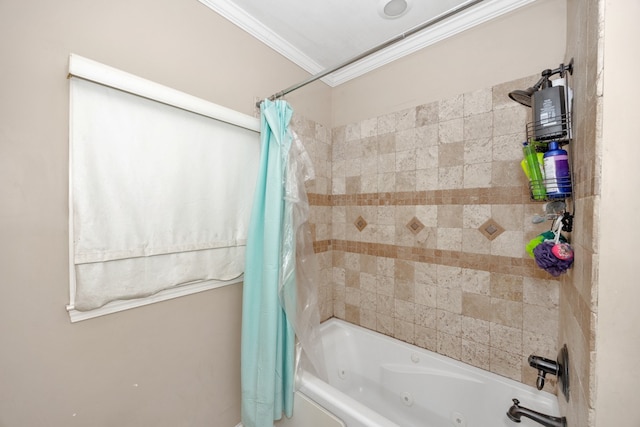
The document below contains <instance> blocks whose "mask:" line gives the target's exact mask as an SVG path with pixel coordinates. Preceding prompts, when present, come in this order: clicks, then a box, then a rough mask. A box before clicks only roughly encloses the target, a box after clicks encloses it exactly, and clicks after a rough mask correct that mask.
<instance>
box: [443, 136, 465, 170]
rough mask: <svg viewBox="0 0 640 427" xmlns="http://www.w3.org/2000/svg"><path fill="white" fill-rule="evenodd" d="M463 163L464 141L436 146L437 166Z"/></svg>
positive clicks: (444, 166)
mask: <svg viewBox="0 0 640 427" xmlns="http://www.w3.org/2000/svg"><path fill="white" fill-rule="evenodd" d="M463 164H464V143H463V142H452V143H450V144H442V145H440V146H438V166H439V167H440V168H446V167H451V166H461V165H463Z"/></svg>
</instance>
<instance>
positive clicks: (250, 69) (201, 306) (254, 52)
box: [0, 0, 330, 427]
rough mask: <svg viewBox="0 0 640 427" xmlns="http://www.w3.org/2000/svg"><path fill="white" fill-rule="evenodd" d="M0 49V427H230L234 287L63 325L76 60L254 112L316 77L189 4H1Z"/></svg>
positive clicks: (236, 339)
mask: <svg viewBox="0 0 640 427" xmlns="http://www.w3.org/2000/svg"><path fill="white" fill-rule="evenodd" d="M0 52H2V65H1V66H0V76H1V78H2V80H1V83H0V85H1V89H2V90H1V91H0V94H1V95H0V198H1V200H2V205H1V209H0V236H1V237H0V426H1V427H18V426H19V427H42V426H50V427H58V426H65V427H66V426H82V427H86V426H92V427H101V426H119V427H120V426H122V427H126V426H131V427H140V426H155V427H162V426H167V427H169V426H171V427H175V426H194V427H195V426H207V427H210V426H213V425H215V426H222V427H225V426H234V425H235V424H236V423H237V422H238V421H239V418H240V408H239V404H240V403H239V402H240V386H239V369H240V367H239V355H240V348H239V347H240V308H241V292H242V290H241V286H240V285H235V286H229V287H226V288H222V289H218V290H213V291H208V292H204V293H201V294H198V295H193V296H189V297H184V298H180V299H176V300H172V301H168V302H162V303H158V304H154V305H151V306H147V307H143V308H137V309H134V310H130V311H127V312H123V313H118V314H113V315H109V316H106V317H102V318H97V319H93V320H88V321H85V322H80V323H78V324H70V322H69V318H68V316H67V313H66V311H65V304H66V303H67V302H68V272H67V263H68V256H67V253H68V245H67V240H68V237H67V233H68V227H67V216H68V212H67V186H68V179H67V168H68V161H67V156H68V81H67V79H66V74H67V61H68V56H69V54H70V53H72V52H73V53H77V54H80V55H83V56H85V57H88V58H91V59H94V60H97V61H100V62H103V63H105V64H108V65H111V66H113V67H116V68H120V69H122V70H124V71H127V72H130V73H133V74H136V75H139V76H142V77H145V78H148V79H151V80H153V81H156V82H159V83H162V84H165V85H168V86H170V87H173V88H176V89H179V90H182V91H185V92H187V93H190V94H193V95H195V96H198V97H201V98H204V99H207V100H210V101H213V102H215V103H218V104H221V105H224V106H226V107H229V108H232V109H235V110H238V111H241V112H243V113H247V114H253V113H254V97H256V96H267V95H270V94H271V93H273V92H276V91H278V90H280V89H282V88H283V87H286V86H289V85H290V84H292V83H293V82H296V81H299V80H301V79H303V78H306V77H307V74H306V73H305V72H304V71H302V70H301V69H299V68H298V67H297V66H294V65H293V64H291V63H290V62H289V61H287V60H285V59H284V58H283V57H282V56H280V55H279V54H277V53H275V52H273V51H272V50H271V49H268V48H266V47H265V46H264V45H262V44H260V43H259V42H257V41H256V40H254V39H253V38H252V37H250V36H249V35H247V34H246V33H244V32H242V31H240V30H238V29H237V28H236V27H234V26H233V25H231V24H230V23H228V22H227V21H226V20H224V19H222V18H221V17H219V16H218V15H217V14H215V13H214V12H213V11H211V10H209V9H208V8H206V7H205V6H203V5H202V4H200V3H199V2H198V1H196V0H166V1H162V2H156V1H152V0H136V1H126V0H113V1H108V2H95V1H91V2H86V1H72V0H60V1H56V2H43V1H32V0H5V1H2V2H0ZM309 93H312V94H313V97H312V99H309V102H306V98H303V97H302V96H300V99H299V100H297V101H296V104H297V105H298V108H299V109H300V110H301V111H303V112H304V114H305V115H307V116H309V117H311V118H313V119H314V120H316V121H318V122H324V123H328V121H329V97H330V92H329V89H328V88H327V87H326V86H324V85H323V84H316V85H315V86H314V87H312V88H310V89H308V92H306V96H308V94H309Z"/></svg>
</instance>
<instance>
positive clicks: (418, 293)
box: [415, 282, 438, 308]
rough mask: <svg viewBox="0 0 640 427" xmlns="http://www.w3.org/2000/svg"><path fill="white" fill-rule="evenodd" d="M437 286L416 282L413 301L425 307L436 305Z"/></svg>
mask: <svg viewBox="0 0 640 427" xmlns="http://www.w3.org/2000/svg"><path fill="white" fill-rule="evenodd" d="M437 289H438V288H437V287H436V286H435V285H431V284H426V283H421V282H416V285H415V302H416V303H417V304H421V305H424V306H427V307H432V308H435V307H436V306H437Z"/></svg>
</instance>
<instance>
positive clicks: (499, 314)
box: [491, 298, 523, 328]
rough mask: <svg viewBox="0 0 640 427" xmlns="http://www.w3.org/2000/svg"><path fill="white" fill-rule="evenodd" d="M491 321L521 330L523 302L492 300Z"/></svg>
mask: <svg viewBox="0 0 640 427" xmlns="http://www.w3.org/2000/svg"><path fill="white" fill-rule="evenodd" d="M491 313H492V315H491V321H492V322H494V323H498V324H500V325H504V326H510V327H512V328H521V327H522V319H523V308H522V303H521V302H516V301H509V300H504V299H500V298H491Z"/></svg>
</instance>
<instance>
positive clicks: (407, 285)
mask: <svg viewBox="0 0 640 427" xmlns="http://www.w3.org/2000/svg"><path fill="white" fill-rule="evenodd" d="M393 296H394V297H395V298H396V299H399V300H403V301H409V302H414V301H415V282H414V281H413V280H401V279H396V280H395V282H394V291H393Z"/></svg>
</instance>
